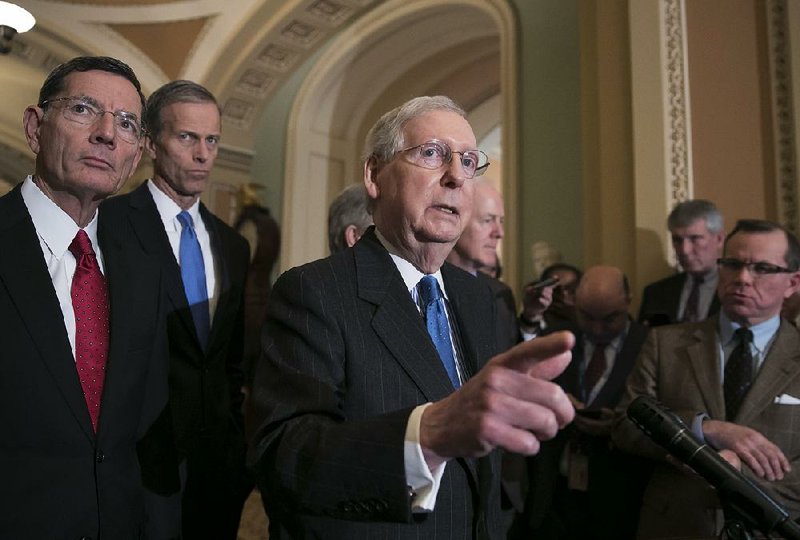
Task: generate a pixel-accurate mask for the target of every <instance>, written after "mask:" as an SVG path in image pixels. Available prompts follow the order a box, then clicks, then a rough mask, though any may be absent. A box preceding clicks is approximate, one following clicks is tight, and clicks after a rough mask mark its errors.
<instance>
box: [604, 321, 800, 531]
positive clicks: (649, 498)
mask: <svg viewBox="0 0 800 540" xmlns="http://www.w3.org/2000/svg"><path fill="white" fill-rule="evenodd" d="M718 325H719V321H718V317H712V318H711V319H707V320H705V321H702V322H699V323H687V324H681V325H675V326H667V327H664V328H657V329H654V330H652V331H651V332H650V335H649V337H648V339H647V341H646V342H645V344H644V346H643V348H642V352H641V355H640V357H639V359H638V360H637V363H636V366H635V368H634V370H633V371H632V372H631V376H630V378H629V379H628V384H627V388H626V393H625V397H624V398H623V400H622V402H621V403H620V410H619V412H620V416H621V417H620V421H619V423H618V425H617V427H616V429H615V432H614V439H615V441H616V442H617V443H618V444H619V446H620V447H621V448H623V449H625V450H627V451H629V452H633V453H639V454H642V455H646V456H648V457H651V458H653V459H655V460H657V465H656V468H655V470H654V473H653V477H652V479H651V481H650V484H649V485H648V487H647V491H646V493H645V497H644V501H643V506H642V513H641V517H640V525H639V531H640V534H639V537H640V538H666V537H668V536H669V535H670V534H673V535H675V536H679V535H688V536H694V537H704V536H708V537H710V536H713V534H714V530H713V529H714V528H715V525H716V523H715V522H714V519H715V515H716V513H717V509H718V508H719V500H718V498H717V497H716V494H715V492H714V491H713V490H712V489H711V488H710V487H708V485H707V484H706V483H705V481H703V480H702V479H701V478H700V477H697V476H695V475H691V474H687V473H685V472H683V471H682V470H679V469H677V468H675V467H674V466H673V465H671V464H669V463H667V462H665V461H664V455H665V452H664V450H662V449H661V448H660V447H658V446H656V445H655V444H654V443H651V442H650V441H649V440H648V439H647V438H646V437H645V436H644V435H643V434H642V433H641V432H640V431H639V430H638V429H637V428H636V427H635V426H634V425H633V423H631V422H630V421H629V420H627V419H626V418H624V415H623V414H622V413H623V410H624V408H626V407H627V406H628V404H629V403H630V402H631V401H633V399H634V398H635V397H637V396H639V395H643V394H644V395H649V396H653V397H655V398H656V399H658V400H660V401H661V402H662V403H664V405H666V406H667V407H669V408H670V409H672V410H673V411H674V412H675V413H677V414H678V415H679V416H681V417H682V418H683V420H684V421H685V422H686V423H687V424H689V425H691V422H692V420H693V419H694V417H695V416H696V415H697V414H698V413H701V412H702V413H706V414H708V415H709V416H710V417H711V418H712V419H717V420H724V419H725V405H724V399H723V395H722V384H721V382H720V381H721V374H720V365H719V364H720V360H719V345H718V338H717V337H716V336H717V328H718ZM783 394H789V395H792V396H795V397H798V396H800V332H798V330H797V329H796V328H794V327H793V326H792V325H790V324H789V323H787V322H786V321H782V322H781V325H780V328H779V329H778V332H777V334H776V336H775V339H774V341H773V343H772V346H771V348H770V350H769V353H768V354H767V357H766V358H765V359H764V363H763V365H762V366H761V369H760V370H759V372H758V375H757V376H756V379H755V381H754V382H753V386H752V387H751V388H750V391H749V392H748V394H747V396H746V397H745V400H744V402H743V403H742V405H741V408H740V410H739V413H738V415H737V417H736V419H735V422H736V423H737V424H740V425H744V426H748V427H750V428H752V429H754V430H756V431H758V432H760V433H761V434H763V435H764V436H765V437H766V438H767V439H769V440H770V441H772V442H773V443H775V444H776V445H777V446H778V447H780V449H781V450H782V451H783V453H784V454H785V455H786V457H787V458H788V459H789V462H790V464H791V466H792V471H791V472H790V473H788V474H787V475H786V477H785V478H784V479H783V480H781V481H776V482H768V481H766V480H761V479H758V478H756V477H755V475H753V474H752V473H751V472H750V470H749V469H748V468H747V467H746V466H744V467H743V471H744V473H745V475H746V476H748V477H749V478H750V479H751V480H753V481H754V482H755V483H756V484H758V485H759V486H760V487H761V488H762V489H763V490H764V491H766V492H767V493H768V494H770V495H771V496H772V497H774V498H775V499H776V500H777V501H778V502H780V503H781V504H783V505H785V507H786V508H787V510H788V511H789V513H790V514H791V517H792V518H796V517H797V516H798V514H800V432H798V431H797V429H794V426H795V425H796V422H797V421H798V420H799V419H800V408H799V407H797V406H795V405H784V404H778V403H775V398H776V397H778V396H781V395H783ZM678 493H679V494H680V495H681V496H680V497H676V496H675V495H676V494H678Z"/></svg>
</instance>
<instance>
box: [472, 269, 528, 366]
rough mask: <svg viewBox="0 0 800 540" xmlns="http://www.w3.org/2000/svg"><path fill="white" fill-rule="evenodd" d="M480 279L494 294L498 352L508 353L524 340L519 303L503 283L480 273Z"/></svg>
mask: <svg viewBox="0 0 800 540" xmlns="http://www.w3.org/2000/svg"><path fill="white" fill-rule="evenodd" d="M478 279H480V280H482V281H484V282H486V283H487V284H488V285H489V288H490V289H491V290H492V293H493V294H494V302H495V314H496V320H495V334H496V336H497V338H496V341H497V350H498V351H506V350H508V349H510V348H511V347H513V346H514V345H516V344H517V343H519V342H520V341H521V340H522V339H521V336H520V333H519V319H518V318H517V302H516V300H514V293H513V292H512V291H511V288H510V287H509V286H508V285H506V284H505V283H503V282H502V281H500V280H498V279H494V278H491V277H489V276H487V275H485V274H482V273H480V272H479V273H478Z"/></svg>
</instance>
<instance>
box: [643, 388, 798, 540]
mask: <svg viewBox="0 0 800 540" xmlns="http://www.w3.org/2000/svg"><path fill="white" fill-rule="evenodd" d="M627 414H628V418H630V419H631V421H633V423H634V424H636V426H637V427H638V428H639V429H641V430H642V431H644V432H645V434H646V435H647V436H648V437H650V439H652V440H653V441H654V442H656V443H658V444H659V445H660V446H662V447H663V448H664V449H665V450H667V451H668V452H669V453H670V454H672V455H673V456H675V457H676V458H678V459H679V460H680V461H682V462H683V463H686V464H687V465H689V466H690V467H691V468H692V469H694V470H695V471H696V472H697V473H698V474H699V475H700V476H702V477H703V478H705V479H706V481H708V483H709V484H711V485H712V486H714V487H715V488H716V489H717V492H718V493H719V497H720V499H721V500H723V501H724V502H725V503H727V504H729V505H730V507H731V508H732V509H733V510H734V511H735V512H737V513H738V514H739V515H740V516H742V517H743V518H744V519H745V520H746V521H747V522H748V524H749V525H750V526H752V527H755V528H757V529H759V530H761V531H762V532H764V533H766V534H770V533H773V532H775V533H778V534H780V535H782V536H783V537H785V538H788V539H790V540H800V526H798V525H797V524H796V523H795V522H794V521H792V520H790V519H789V514H788V513H787V512H786V510H784V509H783V507H781V506H780V505H779V504H778V503H777V502H775V501H774V500H773V499H772V498H770V497H769V495H767V494H766V493H764V492H763V491H762V490H761V488H759V487H758V486H757V485H755V484H754V483H753V482H751V481H750V480H749V479H747V478H746V477H745V476H744V475H742V473H740V472H739V471H737V470H736V469H735V468H734V467H733V466H732V465H731V464H729V463H728V462H727V461H725V460H724V459H722V458H721V457H720V456H719V454H718V453H717V452H716V451H714V450H713V449H712V448H709V447H708V446H707V445H705V444H703V443H701V442H700V441H698V440H697V439H696V438H695V437H694V435H693V434H692V432H691V431H690V430H689V428H688V427H687V426H686V424H685V423H684V422H683V420H681V419H680V418H679V417H678V416H677V415H676V414H675V413H673V412H672V411H670V410H669V409H667V408H666V407H664V405H662V404H661V403H659V402H658V401H656V400H655V399H653V398H651V397H649V396H639V397H638V398H636V399H635V400H633V402H632V403H631V404H630V405H629V406H628V410H627Z"/></svg>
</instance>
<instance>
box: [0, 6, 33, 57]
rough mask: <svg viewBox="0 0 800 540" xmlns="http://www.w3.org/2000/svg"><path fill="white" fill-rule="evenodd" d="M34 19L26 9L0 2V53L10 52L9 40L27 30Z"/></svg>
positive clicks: (31, 26) (31, 25)
mask: <svg viewBox="0 0 800 540" xmlns="http://www.w3.org/2000/svg"><path fill="white" fill-rule="evenodd" d="M34 24H36V19H34V18H33V15H31V14H30V12H28V10H26V9H23V8H21V7H19V6H18V5H16V4H11V3H9V2H0V54H8V53H9V52H11V40H12V39H14V36H16V35H17V34H21V33H22V32H27V31H28V30H30V29H31V28H33V25H34Z"/></svg>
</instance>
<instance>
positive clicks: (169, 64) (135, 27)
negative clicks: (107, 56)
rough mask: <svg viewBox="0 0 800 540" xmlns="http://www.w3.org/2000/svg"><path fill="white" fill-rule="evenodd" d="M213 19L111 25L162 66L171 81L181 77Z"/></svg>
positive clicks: (110, 25)
mask: <svg viewBox="0 0 800 540" xmlns="http://www.w3.org/2000/svg"><path fill="white" fill-rule="evenodd" d="M210 19H211V18H210V17H203V18H200V19H192V20H188V21H178V22H164V23H156V24H109V25H108V26H109V27H110V28H111V29H113V30H115V31H116V32H118V33H119V34H120V35H122V36H123V37H124V38H125V39H127V40H128V41H130V42H131V43H133V44H134V45H136V46H137V47H138V48H139V49H141V51H142V52H144V53H145V54H146V55H147V56H149V57H150V58H151V59H152V60H153V61H154V62H155V63H157V64H158V67H160V68H161V69H162V70H163V71H164V73H165V74H166V75H167V77H169V78H170V79H178V78H180V76H181V71H182V68H183V63H184V62H185V61H186V59H187V58H188V57H189V52H190V51H191V50H192V47H193V46H194V43H195V41H196V40H197V37H198V36H199V34H200V32H201V31H202V30H203V26H205V24H206V22H208V21H209V20H210Z"/></svg>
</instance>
